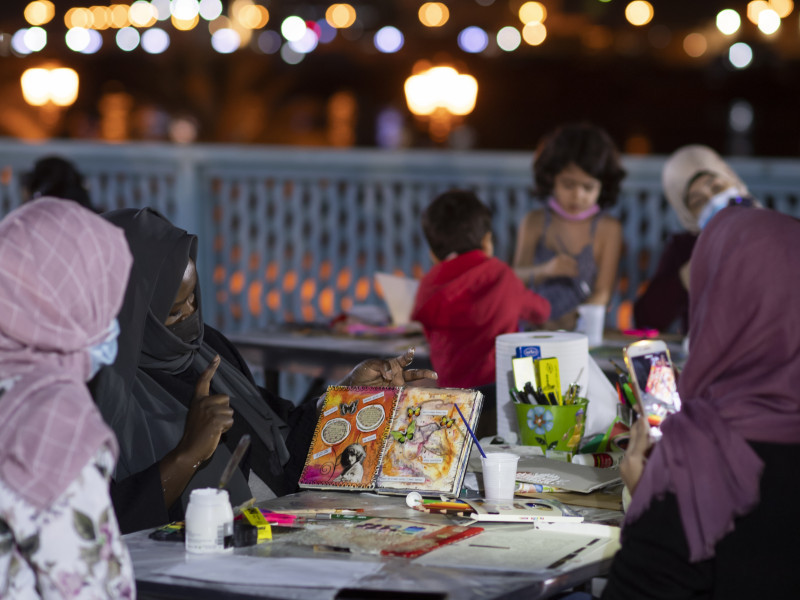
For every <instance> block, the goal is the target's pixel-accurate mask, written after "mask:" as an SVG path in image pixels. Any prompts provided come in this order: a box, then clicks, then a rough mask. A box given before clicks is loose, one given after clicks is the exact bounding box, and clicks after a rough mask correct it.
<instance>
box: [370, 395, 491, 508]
mask: <svg viewBox="0 0 800 600" xmlns="http://www.w3.org/2000/svg"><path fill="white" fill-rule="evenodd" d="M456 404H458V408H459V409H461V412H462V413H463V414H464V418H465V419H467V421H468V422H469V426H470V427H471V428H472V430H473V431H474V430H475V426H476V425H477V423H478V417H479V416H480V412H481V407H482V406H483V395H482V394H481V393H480V392H476V391H475V390H463V389H455V388H424V387H404V388H402V390H401V392H400V398H399V399H398V402H397V409H396V411H395V417H394V419H393V421H392V425H391V429H390V431H389V437H387V440H386V451H385V452H384V455H383V462H382V464H381V470H380V472H379V474H378V479H377V483H376V487H377V488H378V491H380V492H386V493H390V494H391V493H396V494H405V493H408V492H410V491H419V492H435V493H438V494H447V495H452V496H457V495H458V494H459V492H460V491H461V485H462V483H463V481H464V474H465V473H466V469H467V462H468V459H469V451H470V448H471V447H472V438H471V437H470V435H469V432H468V431H467V428H466V427H465V426H464V422H463V421H462V420H461V417H460V416H459V415H458V411H457V410H456Z"/></svg>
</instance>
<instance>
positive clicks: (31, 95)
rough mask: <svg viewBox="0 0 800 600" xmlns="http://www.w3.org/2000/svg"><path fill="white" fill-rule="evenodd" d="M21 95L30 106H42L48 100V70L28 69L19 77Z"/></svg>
mask: <svg viewBox="0 0 800 600" xmlns="http://www.w3.org/2000/svg"><path fill="white" fill-rule="evenodd" d="M20 83H21V84H22V97H23V98H24V99H25V102H27V103H28V104H30V105H31V106H44V105H45V104H47V103H48V102H49V101H50V72H49V71H48V70H47V69H28V70H26V71H25V72H24V73H22V77H21V78H20Z"/></svg>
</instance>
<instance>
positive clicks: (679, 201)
mask: <svg viewBox="0 0 800 600" xmlns="http://www.w3.org/2000/svg"><path fill="white" fill-rule="evenodd" d="M699 173H712V174H714V175H719V176H721V177H724V178H725V179H728V180H730V181H731V183H733V184H734V185H735V186H736V188H737V189H738V190H739V193H740V194H742V195H747V194H748V191H747V186H746V185H745V184H744V182H743V181H742V180H741V179H740V178H739V176H738V175H737V174H736V173H735V172H734V171H733V169H731V168H730V167H729V166H728V163H726V162H725V161H724V160H722V158H721V157H720V155H719V154H717V153H716V152H714V151H713V150H712V149H711V148H709V147H708V146H701V145H699V144H693V145H690V146H683V147H682V148H678V149H677V150H676V151H675V152H673V153H672V156H670V157H669V158H668V159H667V162H666V163H665V164H664V170H663V171H662V172H661V184H662V186H663V188H664V195H665V196H666V197H667V201H668V202H669V203H670V204H671V205H672V208H673V209H674V210H675V213H676V214H677V215H678V219H679V220H680V222H681V225H683V226H684V227H685V228H686V230H687V231H690V232H692V233H699V232H700V227H699V226H698V225H697V219H696V218H695V217H694V216H693V215H692V213H691V212H690V211H689V209H688V207H687V206H686V192H687V191H688V188H689V183H690V182H691V181H692V180H693V179H694V178H695V177H696V176H697V175H698V174H699Z"/></svg>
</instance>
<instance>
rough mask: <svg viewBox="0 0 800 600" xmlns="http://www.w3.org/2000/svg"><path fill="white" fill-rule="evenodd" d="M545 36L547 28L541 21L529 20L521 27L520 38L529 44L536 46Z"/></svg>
mask: <svg viewBox="0 0 800 600" xmlns="http://www.w3.org/2000/svg"><path fill="white" fill-rule="evenodd" d="M546 37H547V28H546V27H545V26H544V24H543V23H537V22H531V23H528V24H527V25H525V27H523V28H522V39H523V40H525V43H526V44H528V45H530V46H538V45H540V44H541V43H542V42H544V40H545V38H546Z"/></svg>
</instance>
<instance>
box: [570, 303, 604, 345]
mask: <svg viewBox="0 0 800 600" xmlns="http://www.w3.org/2000/svg"><path fill="white" fill-rule="evenodd" d="M605 321H606V307H605V305H604V304H581V305H579V306H578V324H577V325H576V327H575V331H577V332H579V333H585V334H586V337H588V338H589V347H590V348H593V347H595V346H602V345H603V327H604V326H605Z"/></svg>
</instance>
